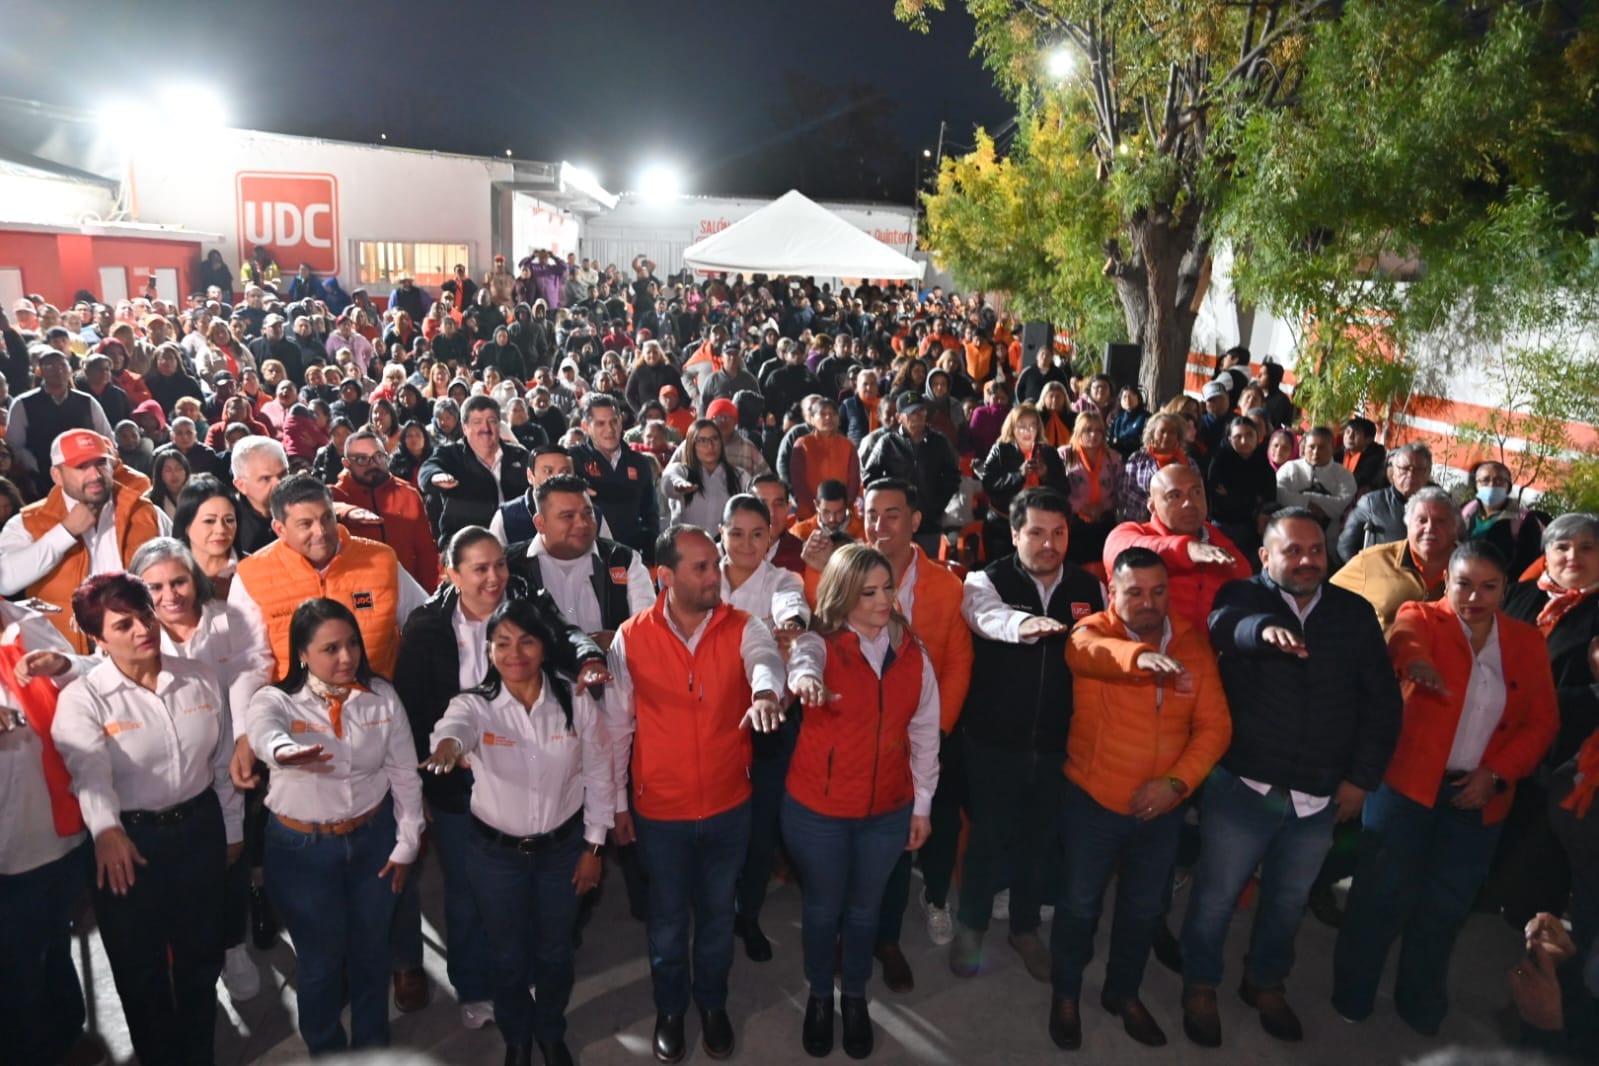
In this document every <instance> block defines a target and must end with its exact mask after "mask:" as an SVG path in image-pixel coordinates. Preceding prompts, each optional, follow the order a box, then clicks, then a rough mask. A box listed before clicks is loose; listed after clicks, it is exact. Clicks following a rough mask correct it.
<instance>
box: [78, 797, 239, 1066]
mask: <svg viewBox="0 0 1599 1066" xmlns="http://www.w3.org/2000/svg"><path fill="white" fill-rule="evenodd" d="M200 798H201V804H200V807H199V809H198V810H196V811H195V812H194V813H192V814H190V815H189V816H188V817H187V818H185V819H183V820H182V821H180V822H176V823H173V824H169V825H137V826H133V825H130V826H127V827H126V828H127V831H128V839H130V840H131V841H133V846H134V847H136V848H138V849H139V854H140V855H143V856H144V859H145V862H146V863H148V865H146V866H140V867H138V868H137V873H136V874H135V875H134V882H133V888H132V889H130V890H129V891H128V894H127V895H125V896H118V895H116V894H114V893H113V892H112V891H111V889H110V886H109V885H108V886H107V887H105V888H102V889H99V890H98V891H97V892H96V893H95V900H94V912H95V917H96V919H97V920H98V921H99V924H100V939H101V942H102V943H103V944H104V945H105V953H106V958H107V959H108V960H109V961H110V963H111V976H112V977H114V978H116V983H117V996H118V998H119V999H121V1000H122V1009H123V1012H124V1013H125V1014H126V1015H127V1019H128V1035H129V1036H130V1037H132V1038H133V1051H134V1054H135V1055H137V1056H138V1059H139V1062H140V1063H141V1064H145V1063H147V1064H149V1066H166V1064H169V1063H182V1064H184V1066H203V1064H209V1063H212V1062H214V1061H215V1060H216V1051H215V1038H216V1019H217V994H216V983H217V978H218V977H219V976H221V974H222V955H223V947H222V943H223V939H224V934H223V928H222V924H223V919H222V895H223V886H222V882H223V880H224V877H225V875H226V871H227V865H228V859H227V831H226V830H225V829H224V828H223V824H222V806H221V804H219V803H218V802H217V799H216V793H214V792H212V791H211V790H210V789H206V790H205V791H204V792H203V793H201V794H200Z"/></svg>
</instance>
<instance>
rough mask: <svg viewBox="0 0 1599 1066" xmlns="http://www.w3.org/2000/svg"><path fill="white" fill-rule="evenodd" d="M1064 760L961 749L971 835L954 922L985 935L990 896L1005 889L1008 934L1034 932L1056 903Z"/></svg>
mask: <svg viewBox="0 0 1599 1066" xmlns="http://www.w3.org/2000/svg"><path fill="white" fill-rule="evenodd" d="M1065 761H1066V755H1065V753H1064V752H1058V751H1057V752H1049V753H1045V754H1040V753H1038V752H1032V751H1007V750H1005V749H1003V748H993V747H988V746H987V745H983V744H979V743H977V742H976V741H974V740H971V739H967V741H966V780H967V787H968V789H969V790H970V799H971V804H970V807H969V810H970V811H971V818H972V827H971V834H970V836H969V837H968V838H967V841H966V861H965V862H964V863H963V864H962V866H961V905H960V922H961V925H963V926H964V927H966V928H967V929H975V930H978V931H982V930H985V929H987V928H988V919H989V915H990V913H991V912H992V910H993V906H994V893H995V892H997V891H999V889H1000V888H1002V887H1005V886H1007V885H1008V886H1009V887H1010V931H1011V932H1012V933H1014V934H1016V935H1017V936H1021V935H1023V934H1025V933H1031V932H1033V931H1035V930H1036V929H1037V928H1038V926H1039V922H1040V918H1039V908H1040V907H1042V906H1043V905H1044V904H1046V903H1054V902H1055V897H1056V895H1057V894H1058V893H1059V884H1060V870H1061V855H1062V852H1061V840H1060V808H1061V803H1062V801H1063V799H1064V798H1065V793H1066V777H1065V775H1064V774H1062V773H1061V766H1062V765H1063V764H1064V763H1065Z"/></svg>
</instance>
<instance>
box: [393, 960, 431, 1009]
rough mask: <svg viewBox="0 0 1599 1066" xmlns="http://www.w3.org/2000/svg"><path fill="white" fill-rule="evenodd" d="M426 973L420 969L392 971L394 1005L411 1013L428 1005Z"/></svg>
mask: <svg viewBox="0 0 1599 1066" xmlns="http://www.w3.org/2000/svg"><path fill="white" fill-rule="evenodd" d="M428 999H429V988H428V975H427V974H426V973H424V972H423V971H422V970H420V969H416V970H396V971H394V1005H395V1007H397V1008H399V1010H400V1013H402V1014H411V1013H413V1012H415V1011H419V1010H421V1009H422V1008H423V1007H425V1006H427V1005H428Z"/></svg>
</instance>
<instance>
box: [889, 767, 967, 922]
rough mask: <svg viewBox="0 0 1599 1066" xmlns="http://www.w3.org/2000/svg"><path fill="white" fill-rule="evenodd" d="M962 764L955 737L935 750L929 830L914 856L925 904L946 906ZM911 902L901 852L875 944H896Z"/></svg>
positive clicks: (957, 835)
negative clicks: (935, 778)
mask: <svg viewBox="0 0 1599 1066" xmlns="http://www.w3.org/2000/svg"><path fill="white" fill-rule="evenodd" d="M964 762H965V760H964V759H962V758H961V740H960V738H959V737H949V736H946V737H944V738H943V739H942V741H941V742H940V743H939V747H938V790H937V791H936V792H934V793H933V809H932V811H931V812H930V813H931V821H932V830H931V832H929V833H928V835H927V841H926V843H924V844H923V845H922V847H921V850H920V851H918V852H917V853H916V854H917V855H919V856H921V866H922V884H923V885H924V886H925V887H926V889H927V899H928V902H930V903H933V904H935V905H937V906H940V907H943V906H946V905H947V904H948V902H949V885H950V881H952V880H953V879H954V876H955V857H956V855H957V854H959V852H960V842H961V807H962V806H963V805H964V804H965V802H966V773H965V769H964V765H963V764H964ZM910 898H911V853H910V852H908V851H907V852H903V853H902V854H901V855H900V857H899V861H898V862H897V863H895V864H894V872H893V873H892V874H890V875H889V878H888V885H887V886H886V887H885V888H884V889H883V909H882V911H881V912H880V913H879V914H878V918H877V942H878V943H879V944H898V943H899V937H900V932H901V927H902V926H904V924H905V907H906V906H907V904H909V903H910Z"/></svg>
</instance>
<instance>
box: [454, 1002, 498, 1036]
mask: <svg viewBox="0 0 1599 1066" xmlns="http://www.w3.org/2000/svg"><path fill="white" fill-rule="evenodd" d="M493 1020H494V1004H493V1003H490V1002H488V1001H486V1000H485V1001H481V1002H478V1003H463V1004H461V1024H462V1025H464V1026H465V1027H466V1028H468V1029H481V1028H483V1027H484V1026H485V1025H488V1024H489V1023H490V1022H492V1021H493Z"/></svg>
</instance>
